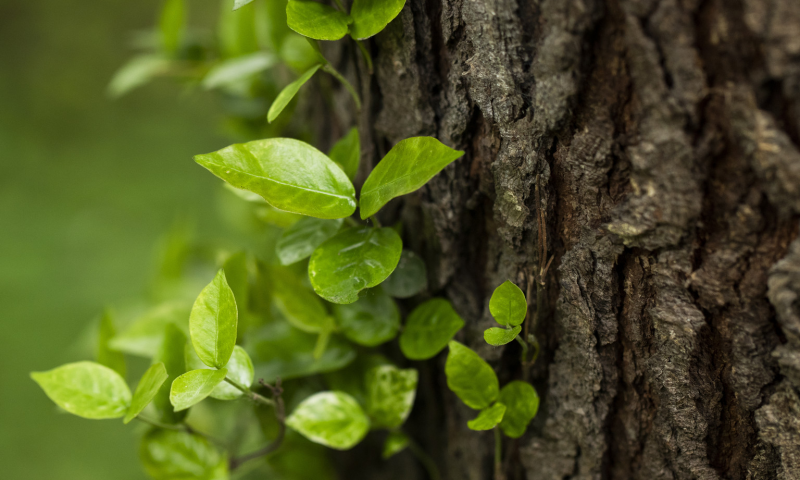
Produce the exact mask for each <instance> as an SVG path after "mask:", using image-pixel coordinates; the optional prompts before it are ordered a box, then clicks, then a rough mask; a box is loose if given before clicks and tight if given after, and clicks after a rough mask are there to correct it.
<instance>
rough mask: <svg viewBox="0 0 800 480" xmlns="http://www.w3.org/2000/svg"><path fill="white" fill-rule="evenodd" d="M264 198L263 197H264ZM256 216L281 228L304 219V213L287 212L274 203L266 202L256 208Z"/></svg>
mask: <svg viewBox="0 0 800 480" xmlns="http://www.w3.org/2000/svg"><path fill="white" fill-rule="evenodd" d="M262 200H263V199H262ZM255 215H256V217H257V218H258V219H259V220H261V221H262V222H264V223H266V224H269V225H275V226H276V227H280V228H288V227H291V226H292V225H294V224H295V223H297V222H299V221H300V220H302V219H303V216H302V215H298V214H296V213H291V212H287V211H285V210H280V209H278V208H275V207H273V206H272V205H268V204H264V205H263V206H262V207H259V208H257V209H256V210H255Z"/></svg>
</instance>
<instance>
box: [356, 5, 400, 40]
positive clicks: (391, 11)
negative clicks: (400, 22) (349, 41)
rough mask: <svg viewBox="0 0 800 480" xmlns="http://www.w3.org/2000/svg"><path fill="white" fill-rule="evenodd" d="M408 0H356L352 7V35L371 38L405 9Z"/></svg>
mask: <svg viewBox="0 0 800 480" xmlns="http://www.w3.org/2000/svg"><path fill="white" fill-rule="evenodd" d="M405 4H406V0H354V1H353V6H352V7H351V8H350V16H351V17H353V24H352V25H350V35H352V36H353V38H356V39H359V40H360V39H364V38H369V37H371V36H373V35H375V34H376V33H378V32H380V31H381V30H383V29H384V28H385V27H386V25H388V24H389V22H391V21H392V20H394V18H395V17H396V16H397V15H399V14H400V11H401V10H403V5H405Z"/></svg>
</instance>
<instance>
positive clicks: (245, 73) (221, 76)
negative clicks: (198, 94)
mask: <svg viewBox="0 0 800 480" xmlns="http://www.w3.org/2000/svg"><path fill="white" fill-rule="evenodd" d="M277 63H278V57H277V56H276V55H275V54H274V53H268V52H256V53H251V54H249V55H244V56H241V57H236V58H230V59H228V60H223V61H221V62H220V63H218V64H216V65H214V66H213V67H212V68H211V70H209V71H208V73H207V74H206V76H205V77H204V78H203V87H204V88H205V89H206V90H211V89H212V88H219V87H222V86H225V85H230V84H233V83H236V82H240V81H242V80H246V79H248V78H250V77H252V76H253V75H255V74H257V73H260V72H263V71H264V70H266V69H268V68H271V67H273V66H274V65H276V64H277Z"/></svg>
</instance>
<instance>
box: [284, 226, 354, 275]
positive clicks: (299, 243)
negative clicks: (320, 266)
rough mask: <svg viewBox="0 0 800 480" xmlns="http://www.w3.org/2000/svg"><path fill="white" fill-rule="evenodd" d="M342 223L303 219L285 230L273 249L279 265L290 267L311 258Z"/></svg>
mask: <svg viewBox="0 0 800 480" xmlns="http://www.w3.org/2000/svg"><path fill="white" fill-rule="evenodd" d="M343 221H344V220H342V219H341V218H337V219H333V220H323V219H320V218H313V217H304V218H302V219H300V221H299V222H297V223H295V224H294V225H292V226H291V227H289V228H287V229H286V230H285V231H284V232H283V235H281V238H280V240H278V244H277V246H276V248H275V252H276V253H277V254H278V258H279V259H280V261H281V264H282V265H291V264H293V263H296V262H299V261H300V260H303V259H304V258H308V257H309V256H311V254H312V253H313V252H314V250H316V248H317V247H319V246H320V245H322V243H323V242H324V241H325V240H327V239H329V238H331V237H332V236H334V235H336V232H338V231H339V228H341V226H342V222H343Z"/></svg>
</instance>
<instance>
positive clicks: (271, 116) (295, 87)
mask: <svg viewBox="0 0 800 480" xmlns="http://www.w3.org/2000/svg"><path fill="white" fill-rule="evenodd" d="M320 67H322V64H318V65H314V66H313V67H311V68H309V69H308V70H306V72H305V73H304V74H302V75H300V78H298V79H297V80H295V81H294V82H292V83H290V84H289V85H286V86H285V87H283V90H281V92H280V93H279V94H278V96H277V97H275V101H274V102H272V105H270V107H269V111H268V112H267V121H268V122H269V123H272V122H273V121H274V120H275V119H276V118H278V115H280V114H281V112H282V111H283V109H284V108H286V105H289V102H291V101H292V99H293V98H294V96H295V95H297V92H298V91H300V87H302V86H303V85H305V84H306V82H307V81H309V80H311V77H313V76H314V74H315V73H317V70H319V69H320Z"/></svg>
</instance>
